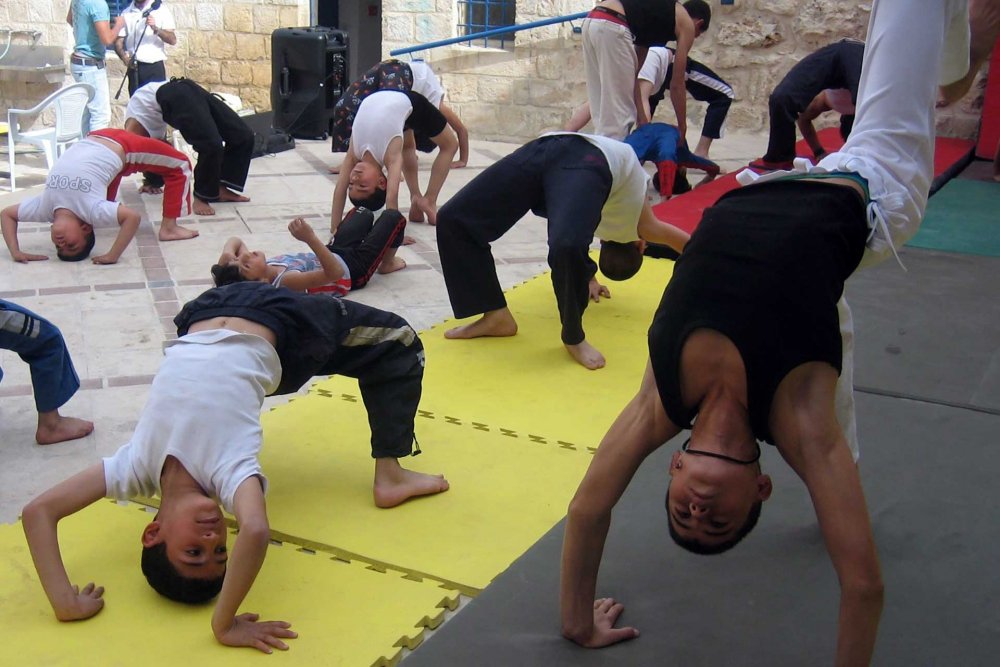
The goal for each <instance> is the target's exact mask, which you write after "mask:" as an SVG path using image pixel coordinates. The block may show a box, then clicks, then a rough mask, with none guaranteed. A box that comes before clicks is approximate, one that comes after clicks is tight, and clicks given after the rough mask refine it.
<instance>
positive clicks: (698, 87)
mask: <svg viewBox="0 0 1000 667" xmlns="http://www.w3.org/2000/svg"><path fill="white" fill-rule="evenodd" d="M671 50H673V49H671ZM673 74H674V64H673V62H671V63H670V65H669V67H667V75H666V78H665V79H664V80H663V85H662V86H660V89H659V90H658V91H656V93H654V94H653V95H651V96H650V98H649V112H650V114H653V113H656V107H657V106H658V105H659V103H660V102H662V101H663V99H664V98H665V97H666V96H668V95H669V94H670V78H671V77H672V76H673ZM685 75H686V76H685V79H684V87H685V88H686V90H687V92H688V95H690V96H691V97H693V98H694V99H696V100H697V101H699V102H708V109H707V110H706V111H705V124H704V125H702V128H701V136H703V137H708V138H709V139H718V138H720V137H721V136H722V126H723V125H725V123H726V116H727V115H728V114H729V107H730V106H731V105H732V103H733V97H735V94H734V93H733V89H732V87H731V86H730V85H729V84H728V83H726V81H725V80H724V79H723V78H722V77H721V76H719V75H718V74H716V73H715V72H714V71H712V69H711V68H710V67H708V66H707V65H703V64H702V63H700V62H698V61H697V60H695V59H694V58H691V57H690V56H689V57H688V59H687V68H686V69H685Z"/></svg>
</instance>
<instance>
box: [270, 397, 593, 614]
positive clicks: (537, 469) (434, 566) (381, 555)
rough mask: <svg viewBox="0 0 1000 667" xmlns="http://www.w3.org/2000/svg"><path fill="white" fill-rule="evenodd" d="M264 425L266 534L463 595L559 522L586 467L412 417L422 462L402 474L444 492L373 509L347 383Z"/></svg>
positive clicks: (471, 429)
mask: <svg viewBox="0 0 1000 667" xmlns="http://www.w3.org/2000/svg"><path fill="white" fill-rule="evenodd" d="M459 414H461V413H460V412H459ZM263 422H264V432H265V442H264V449H263V453H262V456H261V463H262V465H263V467H264V470H265V471H266V472H267V476H268V479H269V480H270V484H271V486H270V490H269V491H268V501H267V504H268V516H269V517H270V521H271V527H272V530H276V531H280V532H281V533H283V534H288V535H291V536H295V537H294V539H295V541H297V542H298V541H302V539H301V538H305V543H306V544H307V545H308V544H313V543H314V546H329V547H335V548H336V550H337V551H338V552H341V553H345V554H347V555H351V554H360V555H363V557H364V559H365V560H367V561H370V562H373V563H375V564H378V565H381V564H389V565H391V566H393V567H396V568H399V569H403V570H406V571H409V572H413V573H415V574H418V575H428V576H430V577H433V578H437V579H438V580H441V581H445V582H448V583H449V584H451V585H453V586H454V587H456V588H459V589H460V590H462V591H463V592H466V593H470V594H475V593H476V592H478V591H479V590H480V589H482V588H483V587H485V586H486V585H487V584H489V582H490V581H491V580H492V579H493V577H495V576H496V575H497V574H498V573H500V572H501V571H502V570H504V569H505V568H506V567H507V566H508V565H510V563H512V562H513V561H514V559H515V558H517V557H518V556H520V555H521V554H522V553H523V552H524V551H525V550H526V549H527V548H528V547H530V546H531V545H532V544H533V543H534V542H535V540H537V539H538V538H539V537H540V536H541V535H543V534H544V533H545V532H546V531H547V530H548V529H549V528H551V527H552V525H553V524H555V523H556V522H557V521H559V519H561V518H562V517H563V516H564V515H565V513H566V507H567V505H568V504H569V500H570V497H571V496H572V494H573V492H574V491H575V490H576V486H577V484H578V483H579V480H580V478H581V477H582V476H583V473H584V471H585V470H586V468H587V466H588V465H589V463H590V459H591V453H590V451H589V450H587V449H585V448H568V447H564V446H560V445H559V444H558V443H556V442H539V441H536V440H532V439H531V438H528V437H524V436H521V435H508V434H504V433H503V432H501V431H500V430H498V429H497V428H496V427H495V426H494V425H493V424H491V423H488V422H487V423H480V424H473V423H471V422H469V421H466V420H464V419H462V418H456V417H449V416H447V415H444V414H441V413H435V412H433V411H427V410H421V414H420V416H419V417H418V418H417V423H416V432H417V437H418V438H419V440H420V445H421V447H422V449H423V453H422V454H421V455H419V456H417V457H409V458H406V459H402V460H401V463H402V464H403V465H404V466H406V467H407V468H411V469H414V470H418V471H421V472H431V473H438V472H441V473H445V474H446V476H447V478H448V480H449V482H450V483H451V489H450V490H449V491H447V492H446V493H443V494H439V495H435V496H432V497H427V498H419V499H416V500H412V501H410V502H408V503H405V504H403V505H401V506H399V507H395V508H392V509H389V510H381V509H378V508H377V507H375V505H374V504H373V501H372V476H373V471H374V463H373V461H372V458H371V450H370V446H369V430H368V421H367V417H366V413H365V410H364V406H363V405H362V404H361V400H360V396H359V394H358V390H357V385H356V383H353V382H351V381H350V380H349V379H347V378H334V379H333V380H332V381H329V382H324V383H322V384H321V385H320V387H319V388H314V389H313V391H312V392H310V393H309V394H308V395H306V396H303V397H299V398H296V399H295V400H294V401H292V402H291V403H289V404H288V405H285V406H282V407H280V408H278V409H276V410H274V411H272V412H269V413H267V414H265V415H264V417H263Z"/></svg>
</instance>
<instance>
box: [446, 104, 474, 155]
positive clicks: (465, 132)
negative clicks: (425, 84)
mask: <svg viewBox="0 0 1000 667" xmlns="http://www.w3.org/2000/svg"><path fill="white" fill-rule="evenodd" d="M440 110H441V115H442V116H444V117H445V120H447V121H448V125H450V126H451V129H453V130H454V131H455V135H456V136H457V137H458V160H456V161H455V162H452V163H451V168H452V169H461V168H462V167H464V166H466V165H467V164H469V129H468V128H467V127H465V123H463V122H462V119H461V118H459V117H458V114H457V113H455V110H454V109H452V108H451V107H449V106H448V105H447V104H445V103H444V102H442V103H441V107H440Z"/></svg>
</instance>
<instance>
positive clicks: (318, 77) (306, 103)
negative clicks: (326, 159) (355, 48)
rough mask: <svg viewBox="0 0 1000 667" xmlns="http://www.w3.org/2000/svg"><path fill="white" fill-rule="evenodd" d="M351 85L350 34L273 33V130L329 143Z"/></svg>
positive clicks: (318, 30) (321, 29) (329, 31)
mask: <svg viewBox="0 0 1000 667" xmlns="http://www.w3.org/2000/svg"><path fill="white" fill-rule="evenodd" d="M349 83H350V82H349V81H348V80H347V33H346V32H344V31H343V30H337V29H335V28H326V27H322V26H316V27H313V28H278V29H277V30H275V31H274V32H273V33H271V109H272V110H273V111H274V127H276V128H278V129H282V130H285V131H287V132H288V133H289V134H291V135H292V136H293V137H296V138H299V139H326V137H327V136H328V135H329V134H330V122H331V120H332V118H333V107H334V105H335V104H336V103H337V100H338V99H339V98H340V96H341V94H343V92H344V89H345V88H346V87H347V85H348V84H349Z"/></svg>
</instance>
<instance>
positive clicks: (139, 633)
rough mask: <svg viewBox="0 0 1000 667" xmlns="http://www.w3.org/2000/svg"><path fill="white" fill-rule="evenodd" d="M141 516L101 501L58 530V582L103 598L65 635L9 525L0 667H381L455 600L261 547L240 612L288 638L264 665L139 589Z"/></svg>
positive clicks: (188, 613)
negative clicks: (253, 666)
mask: <svg viewBox="0 0 1000 667" xmlns="http://www.w3.org/2000/svg"><path fill="white" fill-rule="evenodd" d="M151 516H152V515H151V514H149V513H147V512H145V511H143V510H142V509H140V508H139V506H138V505H128V506H124V507H122V506H119V505H116V504H114V503H112V502H110V501H103V502H100V503H98V504H96V505H93V506H91V507H89V508H87V509H86V510H84V511H83V512H80V513H78V514H76V515H74V516H71V517H69V518H67V519H65V520H63V522H61V523H60V530H59V533H60V540H61V543H62V547H63V558H64V561H65V563H66V567H67V570H68V572H69V574H70V579H71V580H72V581H73V582H74V583H81V584H82V583H86V582H87V581H90V580H94V581H96V582H97V583H99V584H101V585H104V586H105V587H106V592H105V595H104V597H105V600H106V604H105V607H104V609H103V610H102V611H101V612H100V613H99V614H98V615H97V616H95V617H93V618H91V619H89V620H87V621H83V622H77V623H60V622H59V621H57V620H56V618H55V616H54V615H53V613H52V610H51V608H50V607H49V604H48V601H47V600H46V598H45V594H44V593H43V592H42V588H41V585H40V584H39V583H38V578H37V576H36V574H35V570H34V567H33V566H32V563H31V556H30V554H29V553H28V547H27V545H26V543H25V540H24V533H23V532H22V529H21V526H20V524H15V525H4V526H0V549H2V550H3V553H4V559H3V560H4V566H3V567H0V627H3V628H4V633H3V634H4V639H3V642H0V664H5V665H43V664H44V665H85V664H91V665H133V664H144V665H181V664H189V663H191V662H192V661H196V662H198V661H205V662H207V663H210V664H212V665H245V664H247V661H249V660H255V659H258V660H266V661H268V664H296V665H351V666H352V667H353V666H357V665H393V664H395V663H396V662H398V660H399V659H400V656H401V652H402V647H403V646H406V647H408V648H414V647H416V645H418V644H419V643H420V642H421V641H422V639H423V635H424V632H425V629H426V628H427V627H431V628H433V627H436V626H437V625H438V624H439V623H440V622H441V621H442V619H443V615H444V607H446V606H448V607H452V608H454V606H455V605H456V604H457V602H458V593H457V592H455V591H452V590H445V589H442V588H441V587H440V585H439V584H438V583H437V582H429V581H423V582H421V581H415V580H411V579H408V578H404V574H403V573H401V572H391V571H390V572H386V573H383V572H378V571H374V570H372V569H369V568H368V567H367V566H366V565H364V564H361V563H358V562H344V561H340V560H335V559H332V558H330V556H329V555H328V554H322V553H316V554H310V553H307V552H304V551H302V550H299V549H297V548H296V547H294V546H291V545H288V544H284V545H272V546H271V547H270V548H269V549H268V554H267V560H266V561H265V563H264V567H263V568H262V569H261V572H260V575H259V576H258V578H257V581H256V582H255V583H254V586H253V589H252V590H251V591H250V594H249V596H248V597H247V599H246V601H245V603H244V605H243V607H242V611H254V612H257V613H259V614H260V615H261V618H262V619H281V620H286V621H289V622H291V623H292V627H293V629H294V630H296V631H297V632H298V633H299V637H298V639H293V640H289V644H290V646H291V648H290V650H289V651H288V652H281V651H275V653H274V654H273V655H271V656H265V655H264V654H262V653H258V652H257V651H255V650H254V649H249V648H242V649H235V648H228V647H225V646H222V645H221V644H219V643H217V642H216V641H215V639H214V638H213V637H212V631H211V627H210V619H211V615H212V605H211V604H208V605H204V606H197V607H192V606H187V605H181V604H177V603H172V602H169V601H167V600H165V599H164V598H162V597H160V596H159V595H157V594H156V593H155V592H154V591H153V590H152V589H151V588H149V586H148V585H147V584H146V582H145V579H144V578H143V576H142V573H141V572H140V571H139V551H140V546H139V535H140V533H141V530H142V527H143V526H144V525H145V524H146V523H147V522H148V521H149V520H150V518H151ZM233 539H235V537H234V536H231V537H230V545H231V544H232V540H233Z"/></svg>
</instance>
